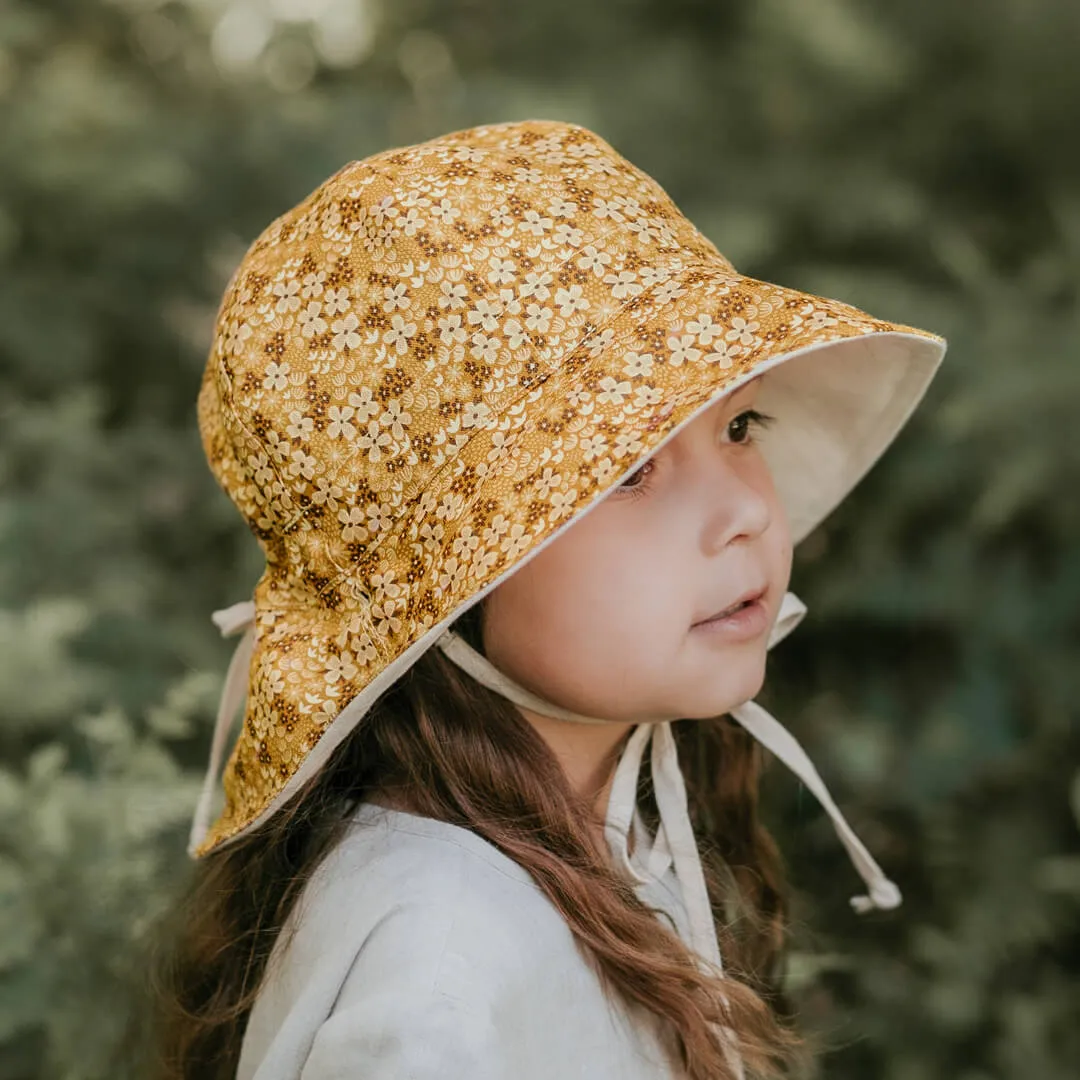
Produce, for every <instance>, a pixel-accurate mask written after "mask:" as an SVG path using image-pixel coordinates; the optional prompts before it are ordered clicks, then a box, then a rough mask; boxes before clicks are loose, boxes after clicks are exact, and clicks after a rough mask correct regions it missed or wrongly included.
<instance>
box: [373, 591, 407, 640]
mask: <svg viewBox="0 0 1080 1080" xmlns="http://www.w3.org/2000/svg"><path fill="white" fill-rule="evenodd" d="M398 606H399V605H398V604H397V602H396V601H394V600H384V601H383V602H382V603H381V604H372V605H371V617H372V618H373V619H374V620H375V630H376V632H377V633H379V634H382V635H383V636H384V637H385V636H386V635H387V634H391V633H393V634H396V633H397V632H398V631H399V630H400V629H401V620H400V619H399V618H398V617H397V616H396V615H395V614H394V611H395V610H396V609H397V607H398Z"/></svg>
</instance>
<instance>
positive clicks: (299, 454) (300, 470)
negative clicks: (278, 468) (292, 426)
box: [289, 450, 319, 480]
mask: <svg viewBox="0 0 1080 1080" xmlns="http://www.w3.org/2000/svg"><path fill="white" fill-rule="evenodd" d="M318 467H319V462H318V460H317V459H316V458H315V457H313V456H312V455H311V454H308V453H306V452H305V451H303V450H294V451H293V452H292V457H291V460H290V461H289V475H290V476H302V477H303V478H304V479H305V480H314V479H315V472H316V470H317V469H318Z"/></svg>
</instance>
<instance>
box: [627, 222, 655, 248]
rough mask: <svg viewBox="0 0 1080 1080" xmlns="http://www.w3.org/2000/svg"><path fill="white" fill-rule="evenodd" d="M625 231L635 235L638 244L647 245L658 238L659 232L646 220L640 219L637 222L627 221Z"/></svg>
mask: <svg viewBox="0 0 1080 1080" xmlns="http://www.w3.org/2000/svg"><path fill="white" fill-rule="evenodd" d="M626 227H627V229H629V230H630V232H632V233H637V238H638V243H641V244H648V243H650V242H651V241H653V240H657V239H659V237H660V230H659V229H658V228H657V227H656V226H655V225H654V224H653V223H652V222H651V221H649V219H648V218H640V219H639V220H637V221H628V222H627V223H626Z"/></svg>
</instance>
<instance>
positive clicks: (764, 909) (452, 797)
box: [134, 605, 806, 1080]
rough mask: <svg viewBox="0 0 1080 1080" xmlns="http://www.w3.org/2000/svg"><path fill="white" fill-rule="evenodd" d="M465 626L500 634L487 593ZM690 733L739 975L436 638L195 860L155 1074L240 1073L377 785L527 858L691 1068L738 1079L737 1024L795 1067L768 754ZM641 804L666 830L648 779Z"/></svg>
mask: <svg viewBox="0 0 1080 1080" xmlns="http://www.w3.org/2000/svg"><path fill="white" fill-rule="evenodd" d="M454 629H455V630H457V631H458V632H459V633H461V634H462V636H463V637H465V639H466V640H467V641H469V642H470V644H472V645H473V646H474V647H476V648H481V642H482V605H477V606H475V607H473V608H472V609H470V610H469V611H468V612H466V613H465V614H464V615H463V616H462V617H461V618H459V619H458V620H457V623H456V624H455V627H454ZM674 728H675V733H676V740H677V744H678V748H679V757H680V761H681V762H682V764H683V769H684V775H685V777H686V782H687V787H688V790H689V793H690V801H691V817H692V819H693V821H694V826H695V831H696V832H697V834H698V836H699V839H700V842H701V850H702V859H703V861H704V863H705V866H706V876H707V879H708V884H709V891H710V897H711V899H712V902H713V910H714V914H715V915H716V917H717V930H718V934H719V937H720V946H721V952H722V955H723V957H724V965H725V972H726V975H727V978H725V979H723V981H722V982H721V981H718V980H715V979H712V978H710V977H708V976H706V975H705V974H703V973H702V972H701V969H700V968H699V967H698V966H697V963H696V961H695V959H694V957H693V955H692V954H691V952H690V951H689V950H688V949H687V948H686V947H685V946H684V945H683V944H682V942H681V941H680V940H679V939H678V937H677V936H676V935H675V934H674V932H673V931H672V930H671V929H670V928H669V926H668V925H666V924H665V923H664V922H663V921H662V920H661V919H659V918H657V916H656V913H655V912H654V911H653V910H652V909H650V908H649V907H647V906H646V905H645V904H643V903H642V901H641V900H639V899H638V897H637V896H636V894H635V892H634V890H633V887H632V886H631V885H630V884H629V883H627V882H625V881H624V880H623V879H622V878H620V877H619V876H618V874H617V873H616V871H615V870H614V869H613V868H612V866H611V865H610V863H609V861H608V860H607V859H606V858H605V854H604V851H603V849H602V846H601V845H602V840H600V839H598V837H597V834H596V831H595V829H594V828H591V827H590V826H589V815H590V813H591V808H590V807H589V806H588V805H587V804H586V803H585V801H584V800H583V799H581V798H579V797H578V796H577V795H576V794H575V793H574V791H573V790H572V788H571V787H570V784H569V783H568V781H567V779H566V777H565V774H564V773H563V771H562V769H561V767H560V766H559V764H558V762H557V760H556V758H555V756H554V755H553V754H552V753H551V752H550V751H549V749H548V747H547V745H546V744H545V743H544V741H543V739H542V738H541V737H540V736H539V735H538V734H537V733H536V731H535V730H534V729H533V728H532V726H531V725H530V724H528V723H527V722H526V721H525V719H524V717H523V716H522V715H521V714H520V713H519V712H518V711H517V709H516V708H515V707H514V706H513V705H512V704H511V703H510V702H508V701H506V700H505V699H503V698H501V697H500V696H498V695H497V694H494V693H493V692H491V691H489V690H487V689H486V688H485V687H483V686H480V685H479V684H478V683H476V682H475V681H474V680H473V679H471V678H470V677H469V676H468V675H466V674H465V673H464V672H462V671H461V670H460V669H458V668H457V667H456V666H455V665H453V664H452V663H451V662H450V661H448V660H447V659H446V658H445V657H444V656H443V655H442V654H441V652H440V651H439V650H438V649H434V648H432V649H429V650H428V651H427V652H426V653H425V654H424V655H423V656H422V657H421V658H420V660H419V661H417V663H416V664H415V665H414V666H413V667H412V668H411V669H410V670H409V671H408V672H407V673H406V674H405V675H403V676H402V677H401V678H400V679H398V680H397V682H396V683H395V684H394V685H393V686H392V687H391V688H390V689H389V690H388V691H387V692H386V693H385V694H384V695H383V696H382V697H381V698H380V699H379V700H378V702H376V704H375V705H374V706H373V708H372V709H371V710H370V711H369V712H368V714H367V715H366V716H365V717H364V718H363V719H362V720H361V721H360V723H359V724H358V725H357V726H356V728H355V729H354V730H353V731H352V732H351V733H350V735H349V736H348V737H347V738H346V739H345V740H344V741H343V742H342V743H341V745H340V746H339V747H338V748H337V749H336V750H335V751H334V753H333V755H332V756H331V758H330V759H329V760H328V762H327V763H326V765H325V766H324V767H323V768H322V769H321V770H320V771H319V773H318V774H317V775H316V777H314V778H313V780H312V781H311V782H310V784H309V786H308V787H307V788H306V789H305V790H304V791H303V792H302V793H300V794H299V795H298V796H297V797H296V798H294V799H293V800H292V801H291V802H290V803H289V804H288V805H287V806H286V807H284V808H282V809H281V810H280V811H279V812H278V813H277V814H276V815H274V817H272V818H271V819H270V820H269V821H268V822H267V823H266V824H265V825H263V826H262V827H260V828H259V829H258V830H256V831H254V832H253V833H251V834H250V835H249V836H247V837H245V838H243V839H241V840H238V841H236V842H234V843H233V844H231V845H228V846H226V847H224V848H221V849H219V850H218V851H215V852H211V853H210V854H209V855H208V856H206V857H204V858H203V859H201V860H200V861H199V862H198V863H197V864H195V865H194V867H193V869H192V873H191V877H190V881H189V884H188V888H187V891H186V894H185V895H184V897H183V898H182V900H181V902H180V903H179V904H178V905H177V906H176V907H175V909H174V910H173V911H172V912H171V913H170V915H169V917H168V918H167V920H166V922H165V923H164V924H163V925H161V926H160V927H159V928H158V930H157V933H156V935H155V938H154V956H153V962H152V963H151V964H150V965H149V966H148V983H149V987H148V988H149V990H150V994H149V1002H150V1011H149V1013H148V1014H146V1015H145V1017H144V1019H143V1021H142V1024H141V1026H140V1033H139V1035H138V1036H135V1037H134V1038H135V1040H136V1041H140V1045H141V1048H142V1053H143V1054H149V1058H150V1060H149V1061H148V1062H147V1064H146V1065H145V1066H143V1071H142V1072H141V1073H140V1075H142V1076H147V1077H153V1078H155V1080H196V1078H198V1080H233V1078H234V1076H235V1073H236V1067H237V1061H238V1058H239V1052H240V1044H241V1040H242V1038H243V1033H244V1028H245V1024H246V1021H247V1018H248V1015H249V1013H250V1010H251V1007H252V1005H253V1003H254V1000H255V997H256V995H257V993H258V990H259V984H260V979H261V978H262V975H263V972H264V969H265V967H266V963H267V960H268V958H269V954H270V950H271V949H272V948H273V947H274V944H275V941H276V940H277V938H278V936H279V934H280V933H281V931H282V928H283V927H284V926H285V924H286V921H287V919H288V916H289V913H290V911H291V910H292V909H293V906H294V904H295V902H296V899H297V897H298V895H299V894H300V892H301V890H302V889H303V887H304V884H305V882H306V881H307V880H308V878H309V877H310V876H311V874H312V872H313V871H314V870H315V868H316V867H317V866H318V865H319V863H320V861H321V860H322V859H323V858H324V857H325V856H326V855H327V853H328V852H329V851H330V850H331V849H332V848H333V846H334V845H335V843H336V842H337V841H338V840H339V839H340V838H341V836H342V834H343V833H344V832H345V830H346V829H347V828H348V827H349V816H350V812H351V811H352V810H353V809H355V807H356V806H357V805H358V804H359V803H360V802H362V801H363V800H364V799H365V797H366V796H367V795H368V794H370V793H372V792H374V791H376V790H379V791H381V792H390V793H392V794H393V796H394V799H395V800H399V799H400V800H403V801H404V802H406V803H407V805H408V807H409V809H410V810H411V811H412V812H415V813H418V814H422V815H424V816H427V817H431V818H435V819H438V820H441V821H445V822H448V823H451V824H454V825H459V826H462V827H464V828H467V829H469V830H471V831H472V832H474V833H476V834H477V835H478V836H481V837H482V838H483V839H485V840H487V841H488V842H489V843H491V844H494V845H495V847H497V848H498V849H499V850H500V851H502V852H503V853H504V854H505V855H507V856H508V857H509V858H511V859H513V860H514V861H515V862H516V863H518V864H519V865H520V866H522V867H524V868H525V869H526V870H527V871H528V872H529V873H530V874H531V875H532V877H533V878H534V879H535V881H536V883H537V885H538V886H539V887H540V889H541V890H542V891H543V892H544V894H545V895H546V896H547V898H548V899H549V900H550V901H551V903H552V904H554V905H555V907H556V908H557V909H558V910H559V912H560V913H561V914H562V916H563V918H565V919H566V922H567V923H568V924H569V926H570V929H571V931H572V932H573V934H574V937H575V939H576V940H577V942H578V943H579V946H580V947H581V948H582V950H583V952H584V955H585V956H586V958H587V959H589V960H590V961H591V962H592V964H593V967H594V969H595V970H596V971H597V974H598V976H599V977H600V979H601V980H602V983H603V985H604V986H605V987H606V988H607V989H608V992H609V993H613V994H614V995H615V996H616V997H617V998H619V999H621V1000H622V1002H623V1003H624V1004H626V1005H628V1006H630V1007H631V1008H644V1009H646V1010H649V1011H651V1012H652V1013H654V1014H655V1015H657V1016H659V1017H660V1018H661V1019H662V1021H666V1023H663V1024H662V1025H661V1031H662V1032H664V1033H666V1036H667V1038H668V1041H669V1045H670V1048H671V1050H672V1053H673V1055H674V1057H675V1060H676V1061H678V1062H680V1063H681V1066H682V1068H683V1070H684V1071H685V1074H686V1075H687V1076H688V1077H690V1078H691V1080H732V1077H733V1074H732V1072H731V1067H730V1065H729V1064H728V1062H727V1059H726V1057H725V1055H724V1051H723V1047H722V1045H721V1044H720V1042H719V1041H718V1035H717V1025H718V1024H722V1025H726V1026H727V1027H729V1028H730V1029H732V1030H733V1031H734V1032H736V1034H737V1035H738V1039H739V1051H740V1053H741V1055H742V1058H743V1062H744V1065H745V1068H746V1071H747V1074H748V1075H750V1076H777V1075H781V1074H782V1068H783V1066H785V1065H786V1064H788V1063H790V1062H792V1061H794V1060H796V1059H798V1058H801V1056H802V1054H803V1053H804V1052H805V1045H806V1044H805V1043H804V1042H803V1040H802V1039H800V1037H799V1036H798V1035H797V1034H796V1033H795V1032H794V1030H793V1029H792V1027H791V1026H790V1025H789V1023H788V1022H787V1020H785V1019H784V1018H783V1016H784V1013H785V1012H786V1003H785V1001H784V999H783V997H782V995H781V994H780V993H779V990H778V986H777V979H778V975H779V970H778V969H779V961H780V960H781V958H782V945H783V937H784V915H785V905H784V899H783V894H782V883H781V875H780V860H779V855H778V853H777V850H776V847H775V845H774V843H773V841H772V839H771V838H770V836H769V834H768V833H767V831H766V830H765V829H764V827H763V826H762V825H761V823H760V822H759V820H758V813H757V808H758V795H757V793H758V774H759V771H760V768H761V756H760V749H759V747H758V745H757V743H755V742H754V741H753V740H752V739H751V738H750V737H749V736H748V735H747V734H746V733H745V732H744V731H743V730H742V729H741V728H739V727H738V726H737V725H736V724H734V723H733V722H732V721H731V720H730V719H729V718H727V717H719V718H716V719H714V720H693V721H679V722H677V723H676V724H675V725H674ZM643 773H645V774H647V773H648V770H643ZM639 799H640V804H641V807H642V813H643V816H644V817H645V819H646V821H647V822H648V823H649V825H650V827H652V828H654V829H655V827H656V824H657V814H656V807H655V802H654V801H653V799H652V795H651V789H650V785H649V781H648V778H647V776H643V778H642V783H641V785H640V789H639ZM354 827H355V826H354ZM282 944H285V942H282Z"/></svg>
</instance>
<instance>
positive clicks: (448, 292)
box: [439, 281, 469, 311]
mask: <svg viewBox="0 0 1080 1080" xmlns="http://www.w3.org/2000/svg"><path fill="white" fill-rule="evenodd" d="M468 295H469V290H468V289H467V288H466V287H465V286H464V285H463V284H462V283H461V282H460V281H459V282H458V283H457V284H456V285H454V284H451V283H450V282H449V281H444V282H443V283H442V284H441V285H440V286H439V307H441V308H449V309H450V310H451V311H454V310H456V309H457V308H463V307H464V306H465V297H466V296H468Z"/></svg>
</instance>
